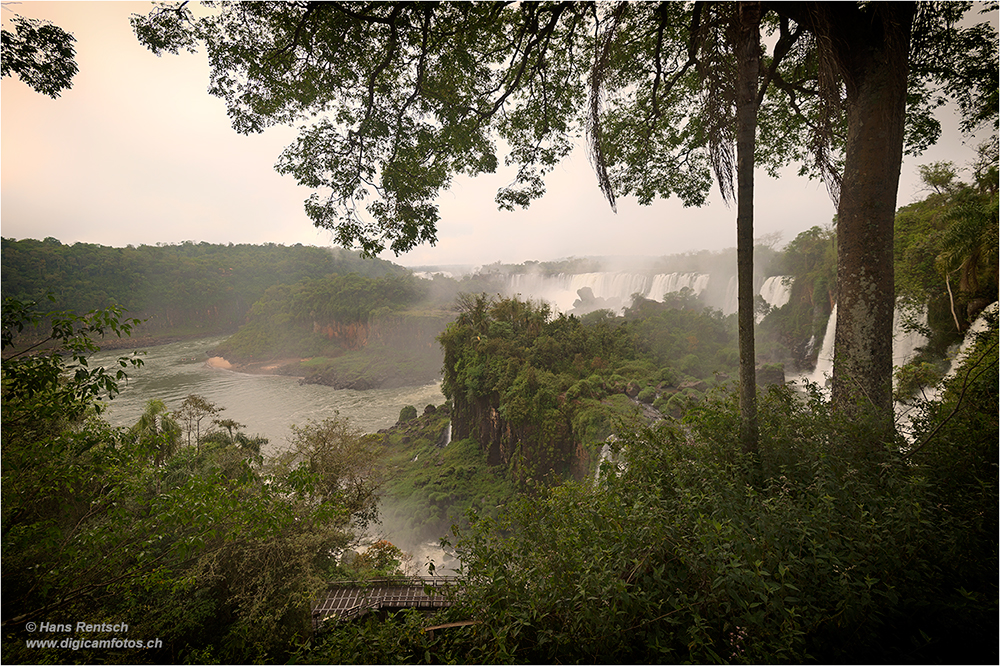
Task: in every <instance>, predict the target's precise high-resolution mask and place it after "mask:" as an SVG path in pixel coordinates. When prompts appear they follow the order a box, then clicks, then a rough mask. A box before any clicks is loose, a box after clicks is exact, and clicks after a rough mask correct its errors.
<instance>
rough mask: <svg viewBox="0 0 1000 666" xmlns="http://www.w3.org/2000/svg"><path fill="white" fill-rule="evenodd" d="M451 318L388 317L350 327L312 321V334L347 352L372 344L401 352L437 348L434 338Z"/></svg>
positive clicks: (349, 325)
mask: <svg viewBox="0 0 1000 666" xmlns="http://www.w3.org/2000/svg"><path fill="white" fill-rule="evenodd" d="M452 318H453V316H452V315H451V314H450V313H440V314H437V313H432V314H429V315H426V316H407V315H396V314H388V315H383V316H381V317H377V318H373V319H370V320H369V321H366V322H353V323H349V324H344V323H340V322H318V321H313V333H319V334H321V335H323V336H325V337H326V338H327V339H328V340H337V341H339V342H340V343H341V344H342V345H343V346H344V348H345V349H350V350H356V349H362V348H364V347H367V346H368V345H369V344H373V343H381V344H384V345H390V346H398V347H402V348H412V347H414V346H420V347H431V348H436V347H437V346H438V343H437V336H438V335H440V334H441V332H442V331H444V329H445V326H447V325H448V323H449V322H450V321H451V319H452Z"/></svg>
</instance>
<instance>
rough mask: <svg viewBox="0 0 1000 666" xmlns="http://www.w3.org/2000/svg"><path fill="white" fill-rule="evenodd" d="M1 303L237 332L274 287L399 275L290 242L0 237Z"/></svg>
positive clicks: (170, 328)
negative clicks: (120, 312) (102, 311)
mask: <svg viewBox="0 0 1000 666" xmlns="http://www.w3.org/2000/svg"><path fill="white" fill-rule="evenodd" d="M2 243H3V245H2V265H3V271H2V292H3V295H4V296H5V297H11V298H17V299H21V300H32V301H39V300H41V299H44V298H45V296H46V294H47V293H51V294H52V295H53V296H54V297H55V302H54V303H52V307H53V308H55V309H58V310H68V311H74V312H78V313H84V312H88V311H90V310H93V309H99V308H104V307H107V306H109V305H120V306H122V307H124V308H125V309H126V310H128V312H129V314H130V315H131V316H134V317H138V318H140V319H144V320H146V321H145V322H144V324H143V325H142V326H141V327H140V328H139V330H138V331H137V335H148V334H164V333H167V334H192V333H203V334H207V333H215V332H223V331H230V330H235V328H236V327H237V326H239V325H240V324H242V323H243V320H244V317H245V316H246V314H247V312H248V311H249V310H250V307H251V306H252V305H253V304H254V302H256V301H257V300H258V299H259V298H260V297H261V296H262V295H263V294H264V292H265V291H266V290H267V289H268V288H269V287H271V286H274V285H277V284H292V283H295V282H298V281H299V280H302V279H305V278H321V277H324V276H326V275H329V274H331V273H337V274H344V273H356V274H359V275H364V276H372V277H377V276H383V275H400V274H404V273H406V272H407V271H406V269H404V268H402V267H400V266H396V265H394V264H391V263H389V262H387V261H382V260H379V259H361V258H360V257H359V255H358V253H355V252H348V251H346V250H341V249H337V248H333V249H327V248H317V247H306V246H302V245H295V246H291V247H286V246H283V245H275V244H268V245H232V244H230V245H213V244H210V243H192V242H187V243H182V244H180V245H156V246H150V245H140V246H139V247H133V246H129V247H124V248H120V247H107V246H103V245H92V244H88V243H76V244H74V245H64V244H62V243H60V242H59V241H58V240H56V239H54V238H46V239H45V240H42V241H38V240H32V239H23V240H13V239H9V238H4V239H3V240H2Z"/></svg>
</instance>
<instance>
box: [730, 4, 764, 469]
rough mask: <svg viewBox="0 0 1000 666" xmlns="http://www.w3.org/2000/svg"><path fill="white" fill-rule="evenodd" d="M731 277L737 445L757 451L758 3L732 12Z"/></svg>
mask: <svg viewBox="0 0 1000 666" xmlns="http://www.w3.org/2000/svg"><path fill="white" fill-rule="evenodd" d="M736 14H737V16H736V43H735V47H736V48H735V49H734V51H735V54H736V59H737V65H736V67H737V77H736V81H737V88H736V183H737V187H736V192H737V194H736V211H737V212H736V273H737V281H738V292H737V296H738V314H737V320H738V326H739V348H740V443H741V444H742V446H743V449H744V450H745V451H756V450H757V446H758V441H757V439H758V426H757V376H756V367H755V366H756V353H755V349H754V289H753V185H754V183H753V170H754V150H755V149H756V146H757V108H758V105H757V83H758V77H759V74H760V19H761V4H760V3H759V2H740V3H738V5H737V9H736Z"/></svg>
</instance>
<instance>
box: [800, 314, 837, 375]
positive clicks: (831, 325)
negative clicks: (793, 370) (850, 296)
mask: <svg viewBox="0 0 1000 666" xmlns="http://www.w3.org/2000/svg"><path fill="white" fill-rule="evenodd" d="M836 330H837V304H836V303H834V305H833V310H831V311H830V318H829V319H828V320H827V322H826V331H825V332H824V333H823V346H822V347H820V350H819V356H817V357H816V368H815V369H814V370H813V371H812V372H811V373H808V374H806V375H805V376H803V379H805V380H808V381H810V382H815V383H816V384H819V385H820V386H825V385H826V380H827V377H829V376H830V375H832V374H833V339H834V337H836V336H835V333H836Z"/></svg>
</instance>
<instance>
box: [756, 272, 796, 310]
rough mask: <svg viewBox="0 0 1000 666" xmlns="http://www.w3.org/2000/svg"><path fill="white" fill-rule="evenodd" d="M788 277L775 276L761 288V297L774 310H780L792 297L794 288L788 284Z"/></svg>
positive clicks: (767, 280) (765, 281) (768, 279)
mask: <svg viewBox="0 0 1000 666" xmlns="http://www.w3.org/2000/svg"><path fill="white" fill-rule="evenodd" d="M786 281H788V276H786V275H773V276H771V277H769V278H767V279H766V280H764V284H762V285H761V286H760V295H761V297H762V298H763V299H764V300H765V301H767V304H768V305H770V306H771V307H772V308H780V307H781V306H782V305H784V304H785V303H787V302H788V299H790V298H791V297H792V286H791V284H786Z"/></svg>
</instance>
